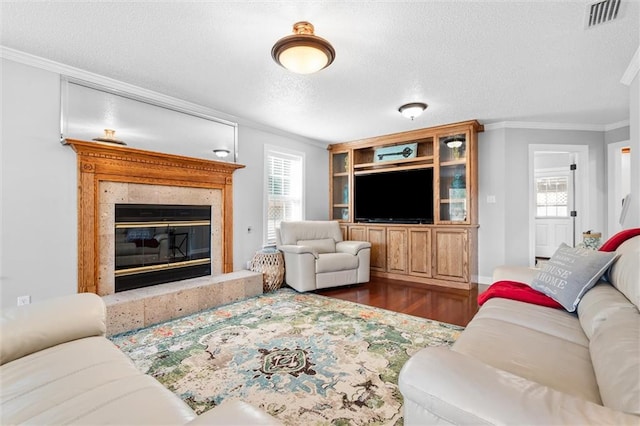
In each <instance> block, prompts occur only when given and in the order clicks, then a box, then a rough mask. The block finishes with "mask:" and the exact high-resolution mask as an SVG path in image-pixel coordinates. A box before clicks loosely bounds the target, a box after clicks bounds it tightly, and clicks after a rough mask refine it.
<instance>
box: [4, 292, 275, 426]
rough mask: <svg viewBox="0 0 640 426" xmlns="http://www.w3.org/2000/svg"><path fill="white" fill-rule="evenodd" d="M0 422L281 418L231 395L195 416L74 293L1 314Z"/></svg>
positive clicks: (95, 303) (95, 308) (88, 301)
mask: <svg viewBox="0 0 640 426" xmlns="http://www.w3.org/2000/svg"><path fill="white" fill-rule="evenodd" d="M0 321H1V322H0V338H1V341H0V344H1V346H0V362H1V364H0V380H1V387H0V389H1V391H0V404H1V405H0V413H1V414H0V424H2V425H14V424H37V425H49V424H50V425H53V424H82V425H97V424H103V425H106V424H113V425H161V424H171V425H181V424H193V425H196V424H208V425H231V424H234V425H247V424H263V425H270V424H279V423H278V422H277V421H276V420H275V419H274V418H272V417H271V416H268V415H267V414H265V413H263V412H262V411H260V410H259V409H257V408H254V407H252V406H251V405H249V404H246V403H244V402H241V401H229V402H227V403H223V404H221V405H220V406H219V407H216V408H214V409H212V410H209V411H207V412H206V413H204V414H202V415H200V416H197V415H196V414H195V413H194V412H193V410H191V408H189V406H187V405H186V404H185V403H184V402H183V401H182V400H181V399H180V398H178V396H176V395H174V394H173V393H172V392H170V391H169V390H167V389H166V388H164V387H163V386H162V385H161V384H160V383H159V382H158V381H156V380H155V379H154V378H152V377H151V376H147V375H144V374H142V373H140V372H139V371H138V370H137V369H136V367H135V366H134V365H133V363H132V362H131V361H130V360H129V359H128V358H127V357H126V356H125V355H124V354H123V353H122V352H121V351H120V350H119V349H118V348H117V347H116V346H115V345H114V344H113V343H112V342H110V341H109V340H108V339H106V338H105V337H104V335H105V305H104V303H103V302H102V299H101V298H100V297H98V296H96V295H95V294H89V293H84V294H74V295H71V296H66V297H62V298H57V299H52V300H49V301H45V302H40V303H34V304H32V305H27V306H21V307H17V308H12V309H8V310H5V311H3V312H2V314H1V316H0Z"/></svg>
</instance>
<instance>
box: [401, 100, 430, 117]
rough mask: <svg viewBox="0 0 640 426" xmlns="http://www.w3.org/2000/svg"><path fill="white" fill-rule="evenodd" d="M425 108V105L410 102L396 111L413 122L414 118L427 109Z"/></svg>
mask: <svg viewBox="0 0 640 426" xmlns="http://www.w3.org/2000/svg"><path fill="white" fill-rule="evenodd" d="M427 106H428V105H427V104H425V103H422V102H412V103H410V104H405V105H402V106H401V107H400V108H398V111H400V114H402V115H404V116H405V117H407V118H410V119H411V120H413V119H414V118H416V117H418V116H420V114H422V113H423V112H424V110H425V109H427Z"/></svg>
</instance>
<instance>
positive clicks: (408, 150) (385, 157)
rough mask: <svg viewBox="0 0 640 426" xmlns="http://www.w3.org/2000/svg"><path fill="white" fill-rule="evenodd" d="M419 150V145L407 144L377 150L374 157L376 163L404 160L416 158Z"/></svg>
mask: <svg viewBox="0 0 640 426" xmlns="http://www.w3.org/2000/svg"><path fill="white" fill-rule="evenodd" d="M417 150H418V144H417V143H405V144H403V145H394V146H385V147H382V148H376V150H375V153H374V155H373V161H374V163H380V162H383V161H392V160H402V159H405V158H416V151H417Z"/></svg>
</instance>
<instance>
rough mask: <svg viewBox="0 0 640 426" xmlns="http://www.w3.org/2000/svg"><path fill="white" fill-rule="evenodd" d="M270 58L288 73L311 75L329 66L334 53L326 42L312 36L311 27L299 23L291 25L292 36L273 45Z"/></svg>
mask: <svg viewBox="0 0 640 426" xmlns="http://www.w3.org/2000/svg"><path fill="white" fill-rule="evenodd" d="M271 56H272V57H273V60H274V61H276V62H277V63H278V64H279V65H281V66H283V67H284V68H286V69H288V70H289V71H292V72H295V73H297V74H312V73H314V72H317V71H320V70H321V69H324V68H326V67H328V66H329V65H331V63H332V62H333V60H334V59H335V58H336V51H335V50H334V49H333V46H331V43H329V42H328V41H327V40H325V39H323V38H321V37H318V36H316V35H314V34H313V25H311V24H310V23H309V22H306V21H300V22H296V23H295V24H293V35H290V36H286V37H283V38H281V39H280V40H278V41H277V42H276V44H274V45H273V48H272V49H271Z"/></svg>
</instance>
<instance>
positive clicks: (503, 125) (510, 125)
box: [484, 120, 629, 132]
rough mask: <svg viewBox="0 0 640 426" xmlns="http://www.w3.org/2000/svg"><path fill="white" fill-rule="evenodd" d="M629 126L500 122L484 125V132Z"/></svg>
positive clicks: (619, 124) (625, 123)
mask: <svg viewBox="0 0 640 426" xmlns="http://www.w3.org/2000/svg"><path fill="white" fill-rule="evenodd" d="M627 126H629V120H624V121H619V122H617V123H611V124H580V123H544V122H536V121H500V122H497V123H489V124H485V125H484V130H485V131H487V130H498V129H530V130H578V131H586V132H608V131H610V130H615V129H620V128H622V127H627Z"/></svg>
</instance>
